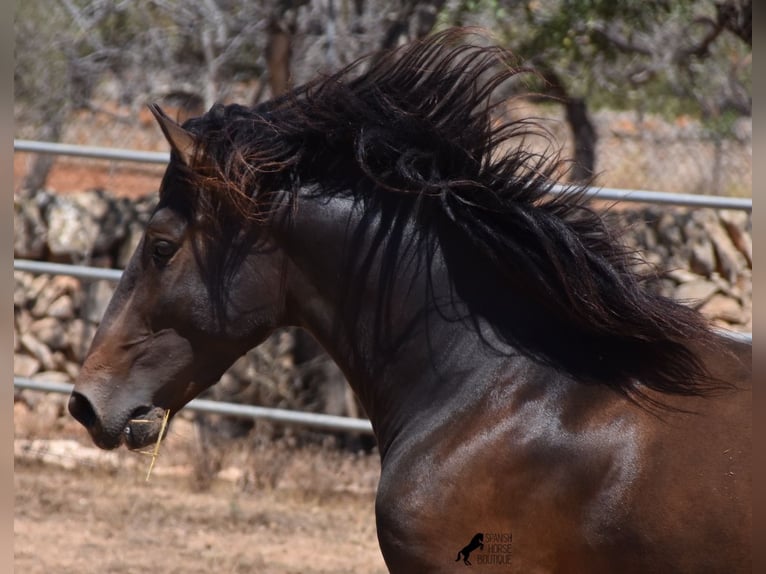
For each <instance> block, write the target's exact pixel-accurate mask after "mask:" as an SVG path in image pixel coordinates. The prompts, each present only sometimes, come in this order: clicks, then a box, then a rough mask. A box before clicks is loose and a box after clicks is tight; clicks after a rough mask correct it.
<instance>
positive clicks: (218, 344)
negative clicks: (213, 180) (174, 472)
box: [69, 107, 280, 448]
mask: <svg viewBox="0 0 766 574" xmlns="http://www.w3.org/2000/svg"><path fill="white" fill-rule="evenodd" d="M152 111H153V112H154V114H155V116H156V118H157V120H158V122H159V124H160V127H161V128H162V131H163V133H164V134H165V136H166V138H167V140H168V143H169V144H170V147H171V150H172V153H171V161H170V163H169V165H168V168H167V171H166V173H165V176H164V178H163V181H162V185H161V188H160V200H159V203H158V205H157V207H156V209H155V211H154V212H153V214H152V216H151V219H150V221H149V222H148V225H147V227H146V230H145V232H144V236H143V238H142V240H141V242H140V244H139V245H138V247H137V249H136V251H135V253H134V254H133V256H132V258H131V260H130V262H129V264H128V265H127V268H126V269H125V271H124V273H123V276H122V278H121V280H120V282H119V284H118V285H117V288H116V291H115V293H114V295H113V297H112V299H111V301H110V303H109V305H108V307H107V310H106V312H105V315H104V317H103V320H102V322H101V324H100V326H99V328H98V330H97V332H96V335H95V337H94V339H93V342H92V344H91V347H90V350H89V352H88V354H87V357H86V359H85V362H84V364H83V367H82V369H81V372H80V374H79V377H78V379H77V382H76V385H75V387H74V391H73V392H72V395H71V397H70V400H69V411H70V412H71V414H72V415H73V416H74V417H75V418H76V419H77V420H78V421H80V422H81V423H82V424H83V425H84V426H85V427H86V428H87V429H88V431H89V433H90V435H91V437H92V438H93V440H94V442H95V443H96V444H97V445H99V446H100V447H102V448H115V447H117V446H119V445H120V444H123V443H125V444H126V445H127V446H129V447H131V448H141V447H143V446H145V445H147V444H149V443H151V442H153V441H156V440H157V435H158V433H159V432H160V428H161V418H162V415H163V414H164V412H165V410H168V409H169V410H170V413H171V415H172V414H175V413H176V412H178V411H179V410H180V409H181V408H182V407H183V406H184V405H185V404H186V403H187V402H189V401H190V400H191V399H193V398H194V397H195V396H197V395H198V394H199V393H201V392H202V391H203V390H205V389H206V388H208V387H209V386H210V385H212V384H213V383H215V382H216V381H217V380H218V379H219V377H220V376H221V374H222V373H223V372H224V371H225V370H226V369H227V368H228V367H229V366H230V365H231V364H232V363H233V362H234V361H235V360H236V359H237V358H238V357H239V356H241V355H242V354H243V353H245V352H246V351H247V350H249V349H250V348H252V347H253V346H255V345H257V344H258V343H260V342H261V341H262V340H263V339H265V338H266V337H267V336H268V334H269V333H270V332H271V330H272V329H273V328H274V326H276V324H277V322H278V317H279V303H280V302H279V300H278V299H277V298H276V295H275V294H276V293H278V288H277V287H278V284H277V281H278V279H277V278H278V276H279V270H278V268H277V263H278V256H277V254H276V250H275V249H273V247H272V245H271V244H270V242H269V239H268V237H265V236H262V237H260V240H259V241H257V242H255V243H253V244H248V246H247V248H248V250H249V254H250V255H252V252H253V251H255V250H259V251H260V256H259V257H257V261H258V264H257V265H240V266H238V268H237V270H236V272H235V273H234V274H233V275H232V276H231V277H229V279H230V281H228V282H227V285H228V286H229V288H226V289H224V288H223V287H222V286H221V285H222V283H221V281H219V279H220V277H219V275H220V274H221V273H225V270H224V268H223V267H224V266H222V265H220V263H221V262H222V261H226V260H227V258H229V257H231V245H232V244H234V243H235V242H236V241H235V238H236V237H237V236H240V235H241V234H242V233H245V231H244V227H246V226H245V225H243V224H242V222H241V219H240V220H239V226H238V228H235V227H236V226H234V225H233V222H234V221H237V220H236V219H231V220H229V221H225V220H224V222H223V223H222V221H221V220H219V219H218V218H216V220H215V221H214V220H213V218H211V217H210V210H209V209H207V208H206V206H207V207H209V203H210V202H211V201H212V200H211V198H210V196H209V193H208V191H209V190H205V189H204V186H203V185H201V184H200V182H201V181H203V180H202V179H201V178H193V177H191V178H190V177H189V175H190V173H193V171H194V170H197V171H199V169H200V167H199V166H200V165H201V162H200V161H198V160H197V159H195V157H194V153H195V147H196V143H197V142H196V141H195V135H194V134H193V133H192V132H191V131H189V130H187V129H185V128H184V127H181V126H180V125H179V124H177V123H176V122H174V121H173V120H172V119H170V118H169V117H167V116H166V115H165V114H164V113H163V112H162V110H160V109H159V108H158V107H154V108H153V109H152ZM204 202H207V203H204ZM203 203H204V205H203ZM224 224H225V225H228V227H227V228H226V229H225V230H223V232H222V230H221V229H220V228H218V227H216V226H220V225H224ZM221 232H222V235H223V237H224V238H229V240H230V244H229V245H227V244H226V241H220V240H218V239H219V238H218V236H219V235H220V234H221ZM212 237H216V239H217V240H216V241H212V240H211V238H212ZM240 255H241V254H240ZM244 274H247V275H248V281H247V284H248V296H247V299H246V298H245V296H244V294H243V293H242V292H241V290H238V289H236V288H231V287H230V286H231V285H237V284H238V283H240V284H241V283H242V281H239V280H241V279H242V275H244ZM257 285H262V286H263V287H264V288H263V291H262V292H260V290H259V289H258V288H257ZM254 286H255V288H254ZM231 317H237V319H238V320H237V321H236V322H233V321H230V320H229V319H230V318H231Z"/></svg>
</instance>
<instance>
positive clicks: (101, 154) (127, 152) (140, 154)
mask: <svg viewBox="0 0 766 574" xmlns="http://www.w3.org/2000/svg"><path fill="white" fill-rule="evenodd" d="M13 151H22V152H32V153H44V154H50V155H69V156H75V157H88V158H91V159H108V160H112V161H133V162H138V163H156V164H165V163H168V161H170V154H169V153H167V152H160V151H139V150H132V149H120V148H108V147H98V146H86V145H75V144H65V143H53V142H37V141H30V140H13Z"/></svg>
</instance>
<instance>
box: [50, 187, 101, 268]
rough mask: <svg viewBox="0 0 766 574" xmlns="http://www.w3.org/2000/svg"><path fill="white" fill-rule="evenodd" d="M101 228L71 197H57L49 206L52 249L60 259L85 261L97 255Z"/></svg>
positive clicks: (52, 252) (77, 261)
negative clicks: (95, 248)
mask: <svg viewBox="0 0 766 574" xmlns="http://www.w3.org/2000/svg"><path fill="white" fill-rule="evenodd" d="M98 234H99V227H98V224H97V223H96V221H95V220H94V218H93V216H92V215H91V214H90V213H88V211H86V209H85V208H83V206H82V205H80V204H79V203H78V202H77V201H76V200H75V199H73V198H72V197H71V196H55V197H54V199H53V201H52V202H51V205H50V206H49V207H48V249H49V250H50V252H51V255H52V256H53V258H54V259H55V260H57V261H67V262H73V263H85V262H87V261H88V260H89V259H90V257H91V255H92V254H93V248H94V246H95V243H96V238H97V237H98Z"/></svg>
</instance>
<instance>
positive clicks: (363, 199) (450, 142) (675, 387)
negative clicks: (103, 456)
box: [68, 30, 752, 574]
mask: <svg viewBox="0 0 766 574" xmlns="http://www.w3.org/2000/svg"><path fill="white" fill-rule="evenodd" d="M509 58H510V56H509V55H508V53H507V52H506V51H505V50H504V49H503V48H501V47H498V46H497V45H493V44H492V43H491V42H486V41H484V39H483V38H482V37H480V38H479V39H478V40H476V39H475V37H474V36H473V35H472V33H468V32H465V31H459V30H458V31H456V30H449V31H446V32H442V33H439V34H435V35H433V36H429V37H428V38H426V39H424V40H420V41H417V42H414V43H411V44H407V45H405V46H403V47H399V48H396V49H394V50H392V51H391V52H388V53H386V55H384V56H382V57H378V58H375V59H374V60H361V61H359V62H355V63H353V64H351V65H349V66H347V67H346V68H344V69H342V70H341V71H339V72H336V73H332V74H327V75H325V76H323V77H319V78H317V79H315V80H312V81H310V82H308V83H307V84H305V85H303V86H299V87H296V88H294V89H292V90H291V91H290V92H288V93H287V94H284V95H282V96H280V97H278V98H275V99H272V100H270V101H267V102H265V103H262V104H258V105H256V106H253V107H245V106H241V105H237V104H227V105H223V104H216V105H214V106H213V107H212V108H211V109H210V110H209V111H208V112H206V113H204V114H203V115H201V116H199V117H196V118H191V119H188V120H186V121H185V122H184V123H183V124H179V123H177V122H175V121H174V120H173V119H171V118H170V117H169V116H167V115H166V114H165V113H164V112H163V111H162V109H161V108H160V107H159V106H156V105H151V106H150V107H151V110H152V112H153V114H154V116H155V117H156V119H157V122H158V124H159V127H160V129H161V130H162V132H163V134H164V136H165V138H166V139H167V142H168V144H169V147H170V150H171V155H170V161H169V163H168V165H167V169H166V172H165V174H164V176H163V179H162V182H161V184H160V187H159V200H158V203H157V206H156V209H155V210H154V211H153V214H152V215H151V219H150V220H149V221H148V224H147V226H146V229H145V232H144V235H143V238H142V240H141V242H140V244H139V245H138V247H137V248H136V251H135V253H134V255H133V256H132V258H131V260H130V262H129V264H128V265H127V267H126V269H125V271H124V273H123V275H122V278H121V280H120V282H119V284H118V285H117V287H116V290H115V292H114V295H113V298H112V299H111V301H110V303H109V305H108V307H107V309H106V311H105V313H104V316H103V320H102V322H101V323H100V326H99V328H98V330H97V332H96V334H95V336H94V339H93V341H92V345H91V347H90V349H89V351H88V353H87V356H86V358H85V360H84V363H83V366H82V369H81V371H80V374H79V377H78V379H77V381H76V384H75V386H74V390H73V392H72V394H71V396H70V398H69V403H68V409H69V411H70V413H71V414H72V416H74V418H75V419H77V420H78V421H79V422H80V423H82V425H84V427H85V428H86V429H87V430H88V432H89V434H90V437H91V438H92V440H93V442H94V443H95V444H96V445H97V446H99V447H101V448H104V449H113V448H117V447H119V446H120V445H125V446H126V447H128V448H131V449H138V448H141V447H145V446H147V445H149V444H151V443H154V442H155V441H156V440H157V439H158V436H159V433H160V429H161V425H160V420H161V418H162V417H161V416H160V415H162V414H163V413H165V412H166V411H169V413H170V415H171V416H173V415H175V414H176V413H178V411H179V410H181V409H182V408H183V406H184V405H185V404H186V403H188V402H189V401H190V400H191V399H193V398H194V397H196V396H197V395H199V394H200V393H201V392H202V391H203V390H205V389H207V388H208V387H210V386H211V385H213V384H214V383H215V382H216V381H217V380H218V379H219V377H220V376H221V375H222V373H224V371H225V370H226V369H227V368H228V367H229V366H230V365H231V364H232V363H233V362H234V361H235V360H236V359H237V358H238V357H240V356H241V355H242V354H244V353H245V352H247V351H248V350H249V349H251V348H253V347H255V346H257V345H258V344H259V343H261V342H262V341H264V340H265V338H266V337H268V336H269V334H271V333H272V332H273V331H274V330H275V329H278V328H281V327H285V326H293V327H299V328H303V329H306V330H307V331H308V332H309V333H310V334H311V335H313V337H315V338H316V340H317V341H318V342H319V343H320V344H321V345H322V346H323V348H324V349H326V351H327V352H328V353H329V355H330V356H331V357H332V358H333V360H334V361H335V362H336V363H337V364H338V365H339V366H340V368H341V369H342V370H343V372H344V374H345V376H346V378H347V379H348V381H349V383H350V385H351V387H352V388H353V390H354V392H355V393H356V395H357V396H358V398H359V400H360V402H361V404H362V405H363V407H364V409H365V411H366V414H367V415H368V416H369V419H370V421H371V422H372V426H373V430H374V434H375V438H376V441H377V445H378V449H379V455H380V463H381V471H380V480H379V486H378V490H377V494H376V501H375V515H376V527H377V533H378V541H379V545H380V548H381V552H382V555H383V558H384V560H385V563H386V566H387V568H388V569H389V570H390V571H391V572H417V573H429V572H440V573H441V572H450V571H452V570H451V569H455V568H457V569H463V568H465V567H466V566H465V565H464V564H459V563H458V564H455V561H454V549H455V548H461V547H462V546H463V545H464V543H465V540H466V539H468V538H469V537H471V536H473V535H474V534H475V533H476V532H482V533H483V534H484V537H485V540H501V539H502V537H506V538H507V539H510V538H511V537H512V540H513V552H512V553H511V554H510V558H509V560H510V562H507V561H506V562H504V563H503V562H502V561H496V562H495V563H491V561H490V560H486V562H487V563H486V564H482V565H480V566H481V568H482V569H483V571H486V572H494V571H508V570H509V569H510V570H512V571H515V572H525V573H535V572H576V573H579V572H588V573H590V574H593V573H599V572H604V573H611V572H626V573H628V572H745V571H749V570H750V564H751V542H750V536H751V535H750V532H751V524H752V516H751V510H750V497H751V470H750V451H751V428H750V425H751V417H750V406H751V398H752V391H751V357H752V348H751V344H749V343H745V342H741V341H736V340H734V339H731V338H727V337H724V336H722V335H721V334H720V333H719V332H717V331H716V330H715V329H713V328H712V326H711V325H710V323H709V322H708V321H706V320H705V319H704V318H703V317H702V315H701V314H699V313H698V312H697V311H695V310H693V309H692V308H691V307H689V306H685V305H682V304H681V303H679V302H675V301H673V300H671V299H669V298H665V297H663V296H660V295H658V294H657V293H656V290H655V289H652V284H651V279H652V277H653V276H656V272H655V271H646V268H645V267H640V266H639V265H637V263H638V262H639V261H640V259H641V257H640V254H637V253H635V252H634V251H632V250H630V249H629V248H627V247H625V243H624V242H623V241H621V239H620V237H619V230H616V229H614V228H612V227H611V226H610V225H609V224H608V223H607V222H606V221H605V218H604V215H603V213H602V212H601V211H599V210H598V209H597V206H594V205H593V204H592V202H590V201H589V199H588V198H587V197H586V195H585V193H584V189H585V187H584V185H583V184H576V183H569V184H566V192H565V193H563V194H552V193H550V192H551V190H552V188H553V186H554V185H556V182H557V181H558V180H560V179H561V176H560V174H561V173H562V172H561V170H562V166H566V165H567V164H566V162H564V161H563V160H561V154H560V152H558V151H555V150H554V151H550V150H551V149H552V148H548V149H546V150H545V151H543V152H540V151H535V149H539V148H534V149H533V148H531V147H530V146H529V144H528V142H529V139H528V138H529V137H530V134H534V133H538V132H539V129H538V124H539V122H536V121H535V120H534V119H531V118H528V117H521V118H516V117H513V114H510V113H508V114H504V111H505V110H508V109H510V108H509V102H508V101H507V100H508V98H507V97H504V96H503V94H507V93H508V91H507V90H506V91H503V89H500V87H501V86H507V85H508V84H507V83H508V82H516V81H517V80H518V79H522V80H523V79H524V78H527V77H529V75H528V74H530V73H533V72H531V71H529V70H526V69H525V68H524V67H522V66H517V65H515V64H514V63H513V61H512V60H510V59H509ZM514 97H515V96H514ZM490 551H491V548H490V546H487V549H485V550H484V551H482V557H483V558H489V557H490ZM477 566H479V565H477Z"/></svg>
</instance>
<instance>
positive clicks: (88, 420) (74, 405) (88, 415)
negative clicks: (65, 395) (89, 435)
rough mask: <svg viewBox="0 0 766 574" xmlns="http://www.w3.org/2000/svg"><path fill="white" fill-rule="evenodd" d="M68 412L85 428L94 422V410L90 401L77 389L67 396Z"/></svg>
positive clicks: (88, 427)
mask: <svg viewBox="0 0 766 574" xmlns="http://www.w3.org/2000/svg"><path fill="white" fill-rule="evenodd" d="M69 413H70V414H71V415H72V416H73V417H74V418H76V419H77V420H78V421H79V422H80V423H81V424H82V425H83V426H84V427H85V428H87V429H90V428H91V427H93V426H94V425H95V424H96V412H95V411H94V410H93V407H92V406H91V404H90V401H89V400H88V399H87V398H85V396H84V395H81V394H80V393H78V392H77V391H72V395H71V396H70V397H69Z"/></svg>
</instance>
